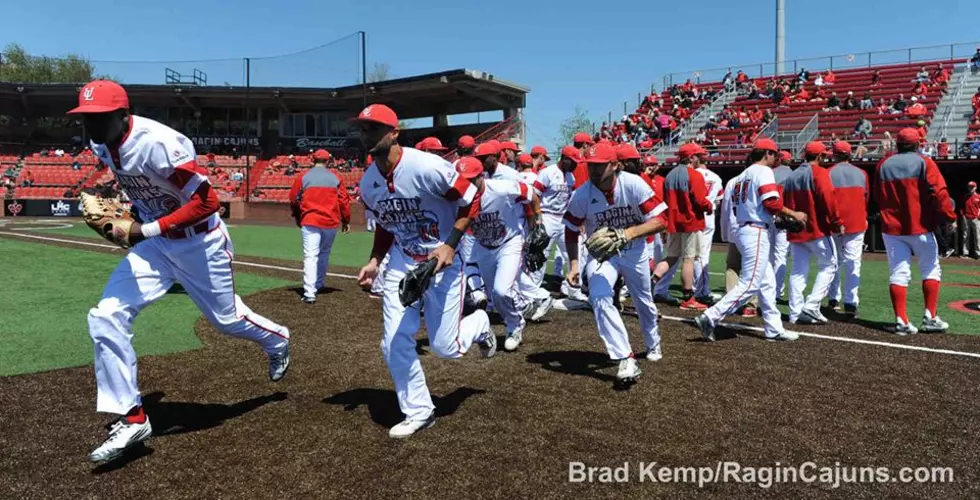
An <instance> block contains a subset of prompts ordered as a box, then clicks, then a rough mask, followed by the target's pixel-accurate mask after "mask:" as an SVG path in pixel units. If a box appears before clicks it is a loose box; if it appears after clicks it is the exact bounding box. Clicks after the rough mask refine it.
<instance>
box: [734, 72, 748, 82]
mask: <svg viewBox="0 0 980 500" xmlns="http://www.w3.org/2000/svg"><path fill="white" fill-rule="evenodd" d="M748 81H749V75H746V74H745V73H743V72H742V70H738V73H736V74H735V83H737V84H739V85H742V84H743V83H745V82H748Z"/></svg>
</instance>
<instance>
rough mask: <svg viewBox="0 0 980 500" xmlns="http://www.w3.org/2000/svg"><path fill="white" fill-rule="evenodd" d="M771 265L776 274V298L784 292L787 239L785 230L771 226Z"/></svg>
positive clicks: (787, 253) (787, 250) (787, 254)
mask: <svg viewBox="0 0 980 500" xmlns="http://www.w3.org/2000/svg"><path fill="white" fill-rule="evenodd" d="M772 236H773V240H772V267H773V272H774V273H775V275H776V298H779V297H782V296H783V293H785V292H786V258H787V257H788V256H789V240H787V239H786V231H780V230H779V229H775V228H773V233H772Z"/></svg>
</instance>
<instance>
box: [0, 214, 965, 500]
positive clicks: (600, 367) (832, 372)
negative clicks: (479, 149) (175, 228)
mask: <svg viewBox="0 0 980 500" xmlns="http://www.w3.org/2000/svg"><path fill="white" fill-rule="evenodd" d="M230 233H231V236H232V239H233V240H234V244H235V250H236V252H235V253H236V261H237V264H236V270H237V272H238V274H237V276H236V287H237V292H238V293H239V294H240V295H242V296H243V297H244V298H245V301H246V302H247V303H248V304H249V305H250V307H251V308H252V309H254V310H255V311H256V312H258V313H260V314H263V315H265V316H268V317H269V318H270V319H273V320H275V321H278V322H281V323H283V324H285V325H286V326H288V327H289V328H290V330H291V331H292V335H293V342H294V344H293V348H292V356H293V364H292V367H291V369H290V372H289V375H288V376H287V377H286V379H285V380H283V381H282V382H280V383H278V384H273V383H270V382H269V381H268V379H267V375H266V360H265V356H264V355H263V353H262V352H260V351H259V350H258V349H257V348H256V347H254V346H253V345H251V344H249V343H246V342H242V341H239V340H236V339H233V338H230V337H223V336H220V335H218V334H217V333H216V331H215V330H214V329H213V328H212V327H211V326H210V325H209V324H208V323H207V322H206V321H205V320H203V319H202V317H201V314H200V313H199V312H198V311H197V309H196V308H195V306H194V305H193V304H192V303H191V301H190V300H189V299H188V297H187V296H186V295H184V294H183V293H181V291H180V290H179V289H174V290H172V293H170V294H168V295H167V296H166V297H165V298H164V299H162V300H161V301H160V302H159V303H157V304H154V305H152V306H151V307H149V308H148V309H146V310H145V311H144V312H143V313H142V314H141V315H140V316H139V317H138V319H137V320H136V322H135V332H134V333H135V346H136V349H137V351H138V352H139V353H140V355H141V358H140V385H141V389H142V391H143V394H144V404H145V408H146V410H147V413H148V415H149V416H150V419H151V421H152V423H153V428H154V437H153V438H152V439H150V441H148V444H147V445H146V446H144V447H141V448H138V449H136V450H134V451H133V452H131V453H128V454H127V455H125V456H124V457H122V458H121V459H120V460H117V461H114V462H110V463H108V464H105V465H103V466H100V467H97V468H93V467H92V465H91V464H90V463H89V462H88V459H87V455H88V453H89V452H90V451H91V449H92V448H93V447H94V446H96V445H98V444H99V443H100V442H101V440H102V439H103V438H104V431H103V429H102V425H103V424H105V423H106V421H107V418H106V416H105V415H99V414H97V413H95V411H94V409H95V401H94V399H95V384H94V374H93V368H92V347H91V341H90V340H89V336H88V332H87V324H86V313H87V311H88V309H89V308H90V307H92V305H94V304H95V303H96V302H97V301H98V298H99V296H100V294H101V290H102V286H103V284H104V282H105V279H106V277H107V276H108V275H109V272H110V271H111V270H112V269H113V267H114V266H115V264H116V262H118V261H119V259H120V257H121V255H123V253H122V252H123V251H122V250H119V249H116V248H113V247H111V246H110V245H108V244H106V243H105V241H104V240H101V239H98V238H97V236H96V235H95V234H94V233H93V232H91V230H89V229H88V228H87V227H86V226H85V225H84V224H82V223H80V222H79V221H75V220H65V219H59V220H24V219H19V220H11V219H0V255H2V256H3V258H2V260H0V266H2V270H3V277H4V279H3V286H2V287H0V304H2V306H0V309H2V311H3V321H2V322H0V341H2V344H3V346H4V347H3V349H0V498H17V499H21V498H46V499H48V498H72V499H82V498H136V497H147V498H149V497H153V498H157V497H161V498H194V499H199V498H299V497H306V498H345V499H348V498H371V499H376V498H434V497H437V496H443V497H445V496H448V495H454V496H463V495H465V496H467V497H474V498H506V499H513V498H569V497H572V496H579V497H584V498H613V497H617V498H620V497H622V498H653V497H671V498H673V497H687V496H696V495H708V496H712V497H725V498H731V497H744V496H768V497H778V498H818V497H826V496H830V495H837V496H848V497H852V498H871V497H874V498H882V497H894V498H898V497H905V498H912V497H915V498H938V497H951V498H976V497H977V496H978V495H980V493H978V491H980V474H978V473H977V472H976V468H975V467H974V464H976V463H977V462H978V460H980V449H978V446H977V445H976V443H977V442H978V438H980V419H978V418H977V415H978V410H980V403H978V401H980V384H977V380H980V338H978V337H977V336H976V335H977V334H980V315H978V313H973V312H971V310H970V308H969V307H968V306H965V304H967V303H968V302H970V301H980V266H978V265H976V264H975V263H974V261H967V260H960V259H953V260H946V261H944V262H943V265H944V268H943V271H944V273H943V274H944V275H943V284H944V286H943V289H942V296H941V307H940V315H941V316H942V317H943V318H944V319H945V320H946V321H948V322H949V323H950V325H951V333H949V334H942V335H925V334H920V335H916V336H911V337H897V336H894V335H891V334H888V333H886V332H884V331H882V327H883V326H885V325H887V324H890V323H891V322H893V321H894V317H893V314H892V312H891V306H890V303H889V299H888V293H887V281H888V278H887V276H888V266H887V262H885V260H884V256H883V255H869V256H866V258H865V260H864V264H863V272H862V274H863V284H862V287H861V309H860V313H861V318H860V319H859V320H857V321H855V322H853V323H845V322H838V321H832V322H831V324H829V325H826V326H813V327H805V326H798V327H797V326H795V325H787V326H792V329H793V330H795V331H799V332H801V334H802V338H801V339H800V341H798V342H793V343H786V344H783V343H778V344H777V343H768V342H765V341H763V340H762V339H761V338H760V336H761V332H760V329H759V328H758V326H759V325H760V322H759V321H758V320H757V319H742V318H733V319H731V321H732V322H733V323H734V325H733V326H732V327H731V328H728V329H720V330H719V336H720V337H727V338H722V339H720V341H719V342H715V343H713V344H707V343H704V342H702V341H701V339H700V335H699V333H698V331H697V330H696V329H695V328H694V327H693V326H692V325H691V324H690V322H689V318H691V317H692V314H691V313H688V312H685V311H680V310H679V309H677V308H674V307H663V306H661V313H662V315H663V320H662V322H661V335H662V337H663V342H664V344H663V348H664V359H663V360H662V361H660V362H657V363H650V362H646V361H641V368H642V369H643V371H644V373H643V376H642V377H641V378H640V381H639V383H638V384H637V385H636V386H634V387H633V388H632V389H631V390H629V391H614V390H613V379H614V375H615V371H616V366H615V365H614V364H613V363H611V362H609V361H608V358H607V356H606V355H605V352H604V349H603V348H602V344H601V342H600V339H599V337H598V335H597V333H596V328H595V323H594V320H593V317H592V314H591V312H589V311H572V312H569V311H553V312H552V313H551V314H549V316H548V317H547V318H546V320H545V321H544V322H543V323H540V324H536V325H532V326H530V327H529V328H528V329H527V331H526V333H525V343H524V344H522V346H521V348H520V349H519V350H518V351H517V352H515V353H506V352H500V353H499V354H498V355H497V356H496V357H494V358H492V359H489V360H484V359H480V358H479V356H478V355H475V354H471V355H469V356H467V357H466V358H464V359H462V360H459V361H449V360H442V359H436V357H435V356H434V355H423V356H422V360H423V365H424V368H425V370H426V377H427V380H428V383H429V386H430V388H431V389H432V392H433V394H434V395H435V396H437V414H438V415H439V417H440V418H439V419H438V420H437V423H436V425H435V426H434V427H433V428H432V429H429V430H426V431H425V432H423V433H421V434H419V435H418V436H415V437H413V438H411V439H409V440H407V441H404V442H401V441H393V440H391V439H389V438H388V437H387V432H386V431H387V428H388V427H390V426H391V425H393V424H395V423H397V422H398V421H399V420H400V419H401V415H400V413H399V411H398V406H397V402H396V400H395V394H394V392H393V386H392V383H391V379H390V377H389V375H388V373H387V370H386V368H385V366H384V363H383V361H382V359H381V355H380V349H379V345H378V344H379V341H380V338H381V334H380V329H381V307H380V303H379V302H378V301H377V300H375V299H372V298H370V297H369V296H368V295H366V294H365V293H363V292H362V291H360V290H359V289H358V288H357V286H356V284H355V283H354V281H353V280H352V279H351V275H353V274H356V271H357V268H358V267H359V266H360V265H361V264H362V263H363V261H364V258H365V256H366V254H367V252H368V248H369V246H370V242H371V236H372V235H371V234H370V233H359V232H354V233H351V234H348V235H341V236H338V239H337V242H336V244H335V246H334V251H333V255H332V258H331V269H330V272H331V273H333V274H332V275H331V276H330V277H329V278H328V280H327V284H328V287H329V289H328V292H327V293H325V294H323V295H321V297H320V298H319V299H318V300H317V302H316V304H314V305H306V304H302V303H301V302H300V300H299V297H300V291H299V286H300V276H301V273H300V270H301V263H300V259H301V248H300V237H299V231H298V230H297V229H296V228H295V227H286V226H254V225H239V226H232V227H231V228H230ZM723 267H724V255H723V254H716V255H715V256H714V258H713V260H712V273H713V275H712V283H713V284H714V285H715V286H714V288H716V290H720V286H721V285H723V276H721V273H722V272H723V270H724V269H723ZM914 276H915V277H917V276H916V275H914ZM909 291H910V293H909V304H910V311H909V312H910V315H914V316H917V315H918V314H920V313H921V304H922V296H921V291H920V290H918V289H917V288H916V287H911V288H910V289H909ZM825 313H826V314H827V315H828V317H830V318H831V319H832V320H834V319H840V317H839V316H837V315H834V314H832V312H831V311H826V312H825ZM626 324H627V327H628V328H629V329H630V330H631V332H636V331H637V329H638V323H637V321H636V319H635V317H631V316H627V317H626ZM495 329H496V331H497V334H498V337H502V336H503V333H504V331H503V326H502V325H499V324H498V325H497V326H495ZM726 333H727V334H728V335H727V336H726V335H725V334H726ZM419 339H420V341H419V350H420V351H421V352H422V353H423V354H425V353H426V351H427V342H426V341H425V340H424V335H420V336H419ZM632 341H633V343H634V348H635V349H636V350H637V351H641V350H642V345H641V344H642V339H641V338H640V336H639V335H633V337H632ZM651 463H655V465H654V466H651V465H650V464H651ZM624 465H625V467H626V468H625V469H624ZM810 465H812V466H813V467H812V468H808V467H809V466H810ZM587 467H607V468H609V469H608V470H606V469H594V470H593V471H592V472H593V474H592V475H589V474H588V469H587ZM867 469H873V471H872V473H868V474H866V472H867ZM766 471H768V472H766ZM794 471H795V472H794ZM807 472H809V473H807ZM780 474H782V480H780ZM787 474H789V475H793V474H796V475H798V477H796V478H795V479H796V480H795V481H793V480H789V479H787V478H786V475H787ZM607 479H608V480H609V481H605V480H607Z"/></svg>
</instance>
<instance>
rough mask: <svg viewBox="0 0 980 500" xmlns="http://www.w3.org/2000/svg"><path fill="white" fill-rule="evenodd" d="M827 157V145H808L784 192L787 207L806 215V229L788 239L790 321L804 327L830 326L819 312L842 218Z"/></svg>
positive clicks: (831, 272) (834, 259)
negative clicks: (810, 279) (808, 282)
mask: <svg viewBox="0 0 980 500" xmlns="http://www.w3.org/2000/svg"><path fill="white" fill-rule="evenodd" d="M826 157H827V146H825V145H824V143H822V142H818V141H814V142H811V143H809V144H807V145H806V149H804V154H803V158H804V160H806V163H804V164H803V165H800V167H799V168H797V169H796V170H794V171H793V173H792V174H790V176H789V177H788V178H787V179H786V184H785V187H784V188H783V192H784V194H785V196H786V206H787V207H788V208H790V209H791V210H795V211H797V212H803V213H805V214H806V215H807V221H806V227H805V228H804V229H803V230H802V231H800V232H798V233H789V234H787V235H786V238H787V239H788V240H789V243H790V245H789V246H790V251H791V252H792V255H793V269H792V270H791V271H790V274H789V322H790V323H800V324H805V325H816V324H825V323H827V318H826V317H825V316H824V315H823V314H821V313H820V303H821V302H823V299H824V297H826V296H827V291H828V290H829V289H830V282H831V281H833V279H834V274H835V273H836V272H837V252H836V250H835V249H834V241H833V239H831V235H834V234H839V233H840V232H841V225H842V223H841V219H840V214H839V213H838V211H837V201H836V200H835V199H834V184H833V183H832V182H831V180H830V172H828V171H827V169H826V168H824V167H823V165H821V163H822V162H823V160H824V159H826ZM811 257H815V258H816V260H817V277H816V279H815V280H814V282H813V289H812V290H810V295H809V296H807V297H806V300H805V301H804V299H803V290H804V289H806V279H807V276H809V275H810V258H811Z"/></svg>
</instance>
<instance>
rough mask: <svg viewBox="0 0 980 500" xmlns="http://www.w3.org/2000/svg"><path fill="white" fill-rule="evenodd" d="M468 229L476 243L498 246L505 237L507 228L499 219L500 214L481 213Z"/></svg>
mask: <svg viewBox="0 0 980 500" xmlns="http://www.w3.org/2000/svg"><path fill="white" fill-rule="evenodd" d="M470 227H471V228H472V229H473V237H474V238H476V241H479V242H480V244H482V245H486V246H491V247H493V246H497V245H500V244H501V243H503V239H504V237H505V236H507V227H506V226H504V221H503V219H501V218H500V212H482V213H481V214H480V215H478V216H477V218H476V220H475V221H473V224H472V225H471V226H470Z"/></svg>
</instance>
